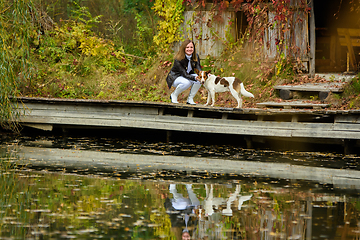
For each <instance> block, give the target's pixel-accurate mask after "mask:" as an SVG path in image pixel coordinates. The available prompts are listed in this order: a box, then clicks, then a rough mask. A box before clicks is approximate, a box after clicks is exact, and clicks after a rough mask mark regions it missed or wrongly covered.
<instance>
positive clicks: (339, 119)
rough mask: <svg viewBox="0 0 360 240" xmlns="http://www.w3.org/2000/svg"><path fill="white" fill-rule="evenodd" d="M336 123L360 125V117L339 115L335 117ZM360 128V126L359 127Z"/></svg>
mask: <svg viewBox="0 0 360 240" xmlns="http://www.w3.org/2000/svg"><path fill="white" fill-rule="evenodd" d="M335 123H354V124H360V116H358V115H356V116H353V115H337V116H335ZM358 127H359V128H360V125H358Z"/></svg>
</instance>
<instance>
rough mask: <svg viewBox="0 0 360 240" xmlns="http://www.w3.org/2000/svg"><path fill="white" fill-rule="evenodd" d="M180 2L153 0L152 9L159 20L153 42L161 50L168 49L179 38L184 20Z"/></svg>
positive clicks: (178, 0) (177, 0) (176, 0)
mask: <svg viewBox="0 0 360 240" xmlns="http://www.w3.org/2000/svg"><path fill="white" fill-rule="evenodd" d="M182 3H183V1H182V0H165V1H164V0H155V3H154V7H153V9H154V10H155V12H156V14H157V15H158V16H159V17H160V19H161V20H160V21H159V22H158V33H157V35H156V36H154V43H155V44H156V45H157V46H158V47H160V48H161V49H162V50H164V49H166V50H168V49H169V46H171V44H172V43H174V42H177V41H179V40H181V34H180V31H179V30H180V25H181V24H182V22H183V20H184V16H183V12H184V6H183V4H182Z"/></svg>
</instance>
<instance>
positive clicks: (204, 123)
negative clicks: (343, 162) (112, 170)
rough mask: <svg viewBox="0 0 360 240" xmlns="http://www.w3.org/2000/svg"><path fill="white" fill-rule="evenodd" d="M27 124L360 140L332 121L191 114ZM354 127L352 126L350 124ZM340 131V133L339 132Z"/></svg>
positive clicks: (25, 119) (53, 119)
mask: <svg viewBox="0 0 360 240" xmlns="http://www.w3.org/2000/svg"><path fill="white" fill-rule="evenodd" d="M21 122H23V123H29V122H31V123H46V124H54V125H56V124H59V125H71V126H75V125H78V126H96V127H132V128H148V129H161V130H172V131H191V132H205V133H223V134H239V135H257V136H275V137H317V138H346V139H360V132H355V131H348V130H344V129H346V128H345V127H344V126H346V125H343V127H342V129H338V130H336V131H335V130H334V124H332V123H302V122H274V121H247V120H223V119H202V118H201V119H198V118H188V117H171V116H170V117H166V116H159V117H155V118H154V117H153V118H151V117H147V118H139V117H122V118H120V119H94V118H69V117H62V118H60V117H49V116H47V117H37V116H34V117H31V116H26V117H23V118H21ZM348 129H351V130H353V129H352V127H348ZM335 132H336V133H335Z"/></svg>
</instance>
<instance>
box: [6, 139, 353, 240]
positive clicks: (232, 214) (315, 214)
mask: <svg viewBox="0 0 360 240" xmlns="http://www.w3.org/2000/svg"><path fill="white" fill-rule="evenodd" d="M44 143H45V142H42V144H44ZM46 144H47V146H46V147H48V145H50V146H51V144H49V142H46ZM27 150H28V151H27V152H26V153H27V154H30V153H31V152H32V154H33V155H29V156H31V157H30V158H31V159H30V158H29V159H28V161H29V163H30V162H31V163H32V162H33V161H35V160H36V161H37V162H39V163H41V162H42V161H45V160H43V159H44V158H45V157H47V160H51V159H55V158H56V159H57V158H59V159H60V160H59V161H63V162H65V161H66V159H64V158H65V157H66V156H70V155H67V154H68V152H67V151H64V152H62V151H61V149H55V148H51V149H47V150H46V151H43V152H45V153H46V154H45V155H44V154H43V155H40V154H38V153H39V152H37V151H38V150H39V149H36V148H28V149H27ZM71 152H76V154H75V155H71V160H69V161H70V162H71V161H72V162H73V163H74V165H73V166H78V165H75V163H77V164H79V163H80V160H81V159H82V158H86V159H87V160H88V161H89V162H92V161H95V160H96V158H95V157H92V156H95V153H94V154H93V153H92V152H91V151H89V150H83V149H82V150H81V151H76V149H72V150H71ZM81 152H82V153H81ZM61 154H62V155H61ZM81 154H83V155H82V156H83V157H82V158H80V155H81ZM87 154H88V155H87ZM239 154H242V153H239ZM260 155H261V154H260ZM16 156H17V153H16V151H15V149H13V148H9V147H6V148H3V149H2V155H1V164H2V165H1V167H0V177H1V183H0V187H1V188H0V189H1V195H0V201H1V202H0V217H1V220H0V239H4V238H9V239H15V238H17V239H67V238H75V239H98V238H101V239H206V240H208V239H264V240H270V239H345V240H348V239H349V240H350V239H351V240H353V239H360V201H359V200H360V199H359V198H360V197H359V196H360V194H359V189H360V186H358V185H351V187H352V188H347V186H350V185H341V186H338V187H335V186H334V185H332V184H329V183H327V184H324V183H321V182H318V181H310V180H300V179H295V178H293V179H291V178H288V179H286V178H283V179H281V178H276V177H272V176H266V175H261V176H260V175H256V174H253V175H243V174H236V173H232V172H229V173H221V174H219V173H216V172H211V171H195V170H191V169H189V168H188V169H183V170H180V169H176V170H170V169H169V167H168V165H171V164H170V163H167V162H161V164H162V165H163V169H161V168H152V167H151V166H150V165H149V166H148V168H149V169H151V170H148V171H143V169H145V166H147V165H146V164H147V163H146V164H144V165H141V166H140V167H141V169H140V170H139V169H136V164H137V162H138V161H140V160H141V159H146V158H150V155H141V154H137V156H138V158H136V161H135V167H134V168H131V169H130V168H126V169H124V168H119V169H117V170H116V171H115V170H113V169H112V168H111V169H112V171H108V172H106V173H105V172H102V171H91V172H90V171H89V169H84V168H82V169H81V171H80V170H79V168H77V167H73V168H72V169H65V168H63V167H62V168H61V167H59V166H60V165H59V166H58V165H56V166H53V168H52V166H50V164H48V165H47V166H42V167H41V168H40V167H38V168H36V170H34V168H30V166H27V167H26V166H25V167H23V168H21V169H17V170H13V168H12V167H11V166H10V165H9V164H11V163H12V162H14V160H15V159H16ZM84 156H86V157H84ZM99 156H102V157H106V161H105V162H110V161H111V159H110V158H108V157H109V156H111V155H106V154H102V155H99ZM125 157H126V156H125ZM198 157H199V156H198ZM35 158H36V159H35ZM199 158H200V157H199ZM296 158H297V157H296ZM61 159H62V160H61ZM124 159H126V158H124ZM124 159H123V160H124ZM134 159H135V158H133V156H131V158H129V161H134ZM170 159H171V160H172V161H175V160H176V158H170ZM192 159H193V158H180V160H181V161H185V160H189V161H190V162H191V160H192ZM153 160H156V161H158V162H160V161H162V159H161V158H153ZM329 161H330V160H329ZM355 162H356V161H355ZM49 163H50V162H49ZM227 163H228V162H227ZM235 163H237V162H235ZM161 164H160V165H159V166H161ZM194 164H195V162H194ZM239 164H240V162H239ZM353 165H354V164H353ZM39 166H40V165H39ZM64 166H65V165H64ZM99 166H101V164H100V165H94V166H93V169H96V168H100V167H99ZM209 166H210V165H209ZM242 166H246V165H242ZM138 167H139V166H138ZM205 167H208V165H206V166H205ZM225 167H226V166H223V168H225ZM103 169H107V168H106V167H104V168H103ZM129 169H130V170H129ZM164 169H166V170H164ZM209 169H210V167H209ZM318 169H321V168H318ZM352 169H353V168H352ZM50 170H51V171H50ZM323 170H324V169H323ZM324 171H325V170H324ZM80 174H81V175H80ZM302 174H303V173H302ZM284 176H285V175H284ZM324 180H326V179H324ZM349 180H350V179H349ZM354 183H355V184H356V182H354ZM357 183H358V182H357ZM344 186H345V187H344Z"/></svg>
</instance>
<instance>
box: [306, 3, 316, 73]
mask: <svg viewBox="0 0 360 240" xmlns="http://www.w3.org/2000/svg"><path fill="white" fill-rule="evenodd" d="M308 5H309V7H310V9H311V10H310V66H309V74H310V77H314V76H315V50H316V49H315V48H316V35H315V12H314V0H309V3H308Z"/></svg>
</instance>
